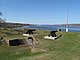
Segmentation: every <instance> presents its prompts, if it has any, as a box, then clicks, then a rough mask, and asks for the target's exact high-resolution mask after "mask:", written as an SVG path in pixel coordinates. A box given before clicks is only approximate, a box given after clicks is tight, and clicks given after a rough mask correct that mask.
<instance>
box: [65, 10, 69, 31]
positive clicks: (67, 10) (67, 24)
mask: <svg viewBox="0 0 80 60" xmlns="http://www.w3.org/2000/svg"><path fill="white" fill-rule="evenodd" d="M68 31H69V29H68V9H67V20H66V32H68Z"/></svg>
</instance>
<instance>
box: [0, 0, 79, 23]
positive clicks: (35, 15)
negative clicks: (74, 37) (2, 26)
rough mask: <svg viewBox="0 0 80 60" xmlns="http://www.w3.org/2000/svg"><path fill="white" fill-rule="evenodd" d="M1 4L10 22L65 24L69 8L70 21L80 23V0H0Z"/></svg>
mask: <svg viewBox="0 0 80 60" xmlns="http://www.w3.org/2000/svg"><path fill="white" fill-rule="evenodd" d="M0 5H1V7H0V11H1V12H2V13H3V16H2V17H3V18H6V19H7V21H9V22H21V23H30V24H64V23H66V18H67V9H68V20H69V23H80V0H0ZM0 17H1V16H0Z"/></svg>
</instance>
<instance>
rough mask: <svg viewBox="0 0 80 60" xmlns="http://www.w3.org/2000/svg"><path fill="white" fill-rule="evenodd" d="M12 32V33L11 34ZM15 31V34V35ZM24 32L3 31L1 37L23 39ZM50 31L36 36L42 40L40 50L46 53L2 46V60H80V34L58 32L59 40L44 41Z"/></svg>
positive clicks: (35, 33)
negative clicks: (44, 50)
mask: <svg viewBox="0 0 80 60" xmlns="http://www.w3.org/2000/svg"><path fill="white" fill-rule="evenodd" d="M10 31H11V33H10ZM13 31H14V32H15V33H13ZM23 32H24V30H10V29H1V30H0V36H3V37H4V38H5V39H6V40H7V39H11V38H15V37H18V38H20V37H22V38H24V37H23V36H22V33H23ZM48 33H49V31H42V30H36V31H35V32H34V36H35V37H36V38H38V39H39V40H40V44H39V45H38V47H39V48H42V49H46V52H36V53H31V50H30V48H28V47H20V46H14V47H12V46H7V45H1V46H0V60H80V33H74V32H68V33H66V32H58V33H57V34H58V35H60V34H61V35H62V37H61V38H59V39H57V40H54V41H53V40H48V39H44V36H45V35H47V34H48Z"/></svg>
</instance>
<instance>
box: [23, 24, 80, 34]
mask: <svg viewBox="0 0 80 60" xmlns="http://www.w3.org/2000/svg"><path fill="white" fill-rule="evenodd" d="M23 28H34V29H41V30H51V31H55V30H58V29H61V31H64V32H65V31H66V26H62V25H37V26H24V27H23ZM68 29H69V32H80V26H68Z"/></svg>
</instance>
